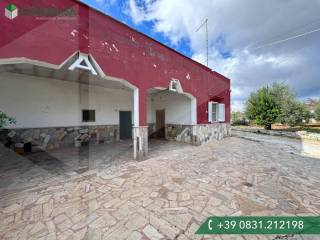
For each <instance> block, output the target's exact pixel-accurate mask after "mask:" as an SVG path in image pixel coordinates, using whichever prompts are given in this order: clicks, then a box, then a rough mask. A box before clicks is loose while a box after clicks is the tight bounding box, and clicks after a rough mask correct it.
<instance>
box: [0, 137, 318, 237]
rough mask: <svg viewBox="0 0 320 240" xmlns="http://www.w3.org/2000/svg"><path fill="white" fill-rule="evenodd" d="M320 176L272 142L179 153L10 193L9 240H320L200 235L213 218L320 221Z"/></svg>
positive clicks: (3, 210)
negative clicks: (300, 217)
mask: <svg viewBox="0 0 320 240" xmlns="http://www.w3.org/2000/svg"><path fill="white" fill-rule="evenodd" d="M167 144H169V145H170V143H167ZM172 146H175V145H174V144H173V145H172ZM319 172H320V159H316V158H309V157H304V156H300V155H299V154H292V153H291V152H290V151H287V150H286V149H284V148H283V147H282V146H281V144H272V143H270V142H256V141H248V140H245V139H240V138H234V137H231V138H227V139H224V140H222V141H219V142H212V143H209V144H206V145H203V146H199V147H195V146H188V145H183V146H182V145H181V146H176V147H171V148H170V151H160V152H158V153H157V154H155V153H154V154H151V158H150V159H148V160H146V161H143V162H132V161H128V162H125V161H124V162H123V164H120V165H116V166H110V167H105V168H103V167H100V168H97V169H92V170H90V171H88V172H85V173H83V174H77V175H75V176H73V177H72V178H70V177H66V178H65V179H63V178H61V179H60V180H59V181H56V180H54V181H49V182H48V183H46V184H43V185H41V186H38V187H32V188H26V189H24V190H21V191H19V192H15V193H8V194H1V195H0V203H1V204H0V239H77V240H79V239H90V240H91V239H112V240H114V239H137V240H138V239H222V240H226V239H319V237H316V236H307V237H306V236H274V235H271V236H252V235H251V236H248V235H243V236H226V235H222V236H195V235H194V232H195V231H196V229H197V228H198V226H199V225H200V224H201V222H203V221H204V220H205V219H206V218H207V217H208V216H210V215H320V197H319V196H320V188H319V186H320V175H319Z"/></svg>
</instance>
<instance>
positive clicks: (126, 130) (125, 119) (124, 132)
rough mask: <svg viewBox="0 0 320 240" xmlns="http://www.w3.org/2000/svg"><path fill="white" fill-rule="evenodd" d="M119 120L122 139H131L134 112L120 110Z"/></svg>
mask: <svg viewBox="0 0 320 240" xmlns="http://www.w3.org/2000/svg"><path fill="white" fill-rule="evenodd" d="M119 122H120V139H131V138H132V112H131V111H120V112H119Z"/></svg>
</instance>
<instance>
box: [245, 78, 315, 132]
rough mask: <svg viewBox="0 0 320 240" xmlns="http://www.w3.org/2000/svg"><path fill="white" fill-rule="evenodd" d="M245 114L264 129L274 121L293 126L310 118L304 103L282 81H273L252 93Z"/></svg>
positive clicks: (268, 127) (310, 115) (269, 127)
mask: <svg viewBox="0 0 320 240" xmlns="http://www.w3.org/2000/svg"><path fill="white" fill-rule="evenodd" d="M246 115H247V117H248V118H249V119H250V120H254V121H255V122H256V124H258V125H261V126H264V127H265V128H266V129H271V125H272V124H273V123H276V122H280V123H283V124H286V125H289V126H291V127H293V126H297V125H301V124H302V123H304V122H309V120H310V118H312V114H311V113H310V111H309V110H308V109H307V108H306V107H305V105H304V104H302V103H300V102H299V101H297V100H296V94H295V92H294V91H292V90H291V89H290V88H289V87H288V86H287V85H285V84H282V83H274V84H272V85H271V86H266V87H262V88H261V89H259V90H258V91H257V92H255V93H252V94H251V95H250V97H249V99H248V101H247V108H246Z"/></svg>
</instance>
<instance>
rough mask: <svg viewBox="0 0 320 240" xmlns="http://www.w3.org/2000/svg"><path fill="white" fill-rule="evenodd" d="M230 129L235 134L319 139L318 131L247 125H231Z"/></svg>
mask: <svg viewBox="0 0 320 240" xmlns="http://www.w3.org/2000/svg"><path fill="white" fill-rule="evenodd" d="M232 131H233V133H235V135H239V134H241V132H248V133H257V134H265V135H270V136H279V137H287V138H295V139H308V140H314V141H320V134H319V133H310V132H307V131H297V132H288V131H275V130H266V129H260V128H249V127H232Z"/></svg>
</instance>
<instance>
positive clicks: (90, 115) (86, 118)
mask: <svg viewBox="0 0 320 240" xmlns="http://www.w3.org/2000/svg"><path fill="white" fill-rule="evenodd" d="M95 121H96V110H88V109H84V110H82V122H95Z"/></svg>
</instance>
